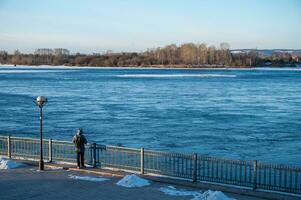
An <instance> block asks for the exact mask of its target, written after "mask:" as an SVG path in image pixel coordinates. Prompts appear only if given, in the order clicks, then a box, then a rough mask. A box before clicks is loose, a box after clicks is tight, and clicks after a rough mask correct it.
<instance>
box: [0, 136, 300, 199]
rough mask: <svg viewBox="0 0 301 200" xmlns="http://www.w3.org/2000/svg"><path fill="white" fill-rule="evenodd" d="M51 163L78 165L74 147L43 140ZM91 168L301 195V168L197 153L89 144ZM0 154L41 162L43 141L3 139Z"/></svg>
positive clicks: (88, 155)
mask: <svg viewBox="0 0 301 200" xmlns="http://www.w3.org/2000/svg"><path fill="white" fill-rule="evenodd" d="M43 148H44V151H43V155H44V158H45V159H46V160H48V161H56V162H57V161H60V162H70V163H75V161H76V158H75V153H74V150H75V148H74V145H73V144H72V143H71V142H63V141H56V140H51V139H49V140H46V139H45V140H44V141H43ZM85 154H86V162H88V163H89V164H90V165H92V166H94V167H96V166H98V167H103V168H114V169H119V170H130V171H134V172H137V173H141V174H144V173H145V174H150V175H151V174H157V175H165V176H170V177H175V178H184V179H187V180H192V181H206V182H212V183H222V184H228V185H235V186H243V187H248V188H252V189H253V190H256V189H264V190H271V191H281V192H287V193H295V194H301V167H296V166H288V165H276V164H267V163H261V162H257V161H256V160H255V161H243V160H230V159H220V158H214V157H208V156H202V155H197V154H183V153H170V152H163V151H153V150H146V149H144V148H141V149H138V148H127V147H117V146H109V145H107V146H106V145H99V144H95V143H93V144H88V145H87V151H86V153H85ZM0 155H5V156H8V157H10V158H11V157H13V158H25V159H38V158H39V140H38V139H32V138H20V137H9V136H0Z"/></svg>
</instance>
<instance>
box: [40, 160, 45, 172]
mask: <svg viewBox="0 0 301 200" xmlns="http://www.w3.org/2000/svg"><path fill="white" fill-rule="evenodd" d="M39 170H44V161H43V160H40V162H39Z"/></svg>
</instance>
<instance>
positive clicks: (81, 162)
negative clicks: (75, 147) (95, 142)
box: [76, 152, 85, 167]
mask: <svg viewBox="0 0 301 200" xmlns="http://www.w3.org/2000/svg"><path fill="white" fill-rule="evenodd" d="M76 160H77V166H78V167H84V166H85V152H76Z"/></svg>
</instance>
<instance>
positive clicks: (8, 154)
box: [7, 136, 11, 159]
mask: <svg viewBox="0 0 301 200" xmlns="http://www.w3.org/2000/svg"><path fill="white" fill-rule="evenodd" d="M7 156H8V158H9V159H11V140H10V136H7Z"/></svg>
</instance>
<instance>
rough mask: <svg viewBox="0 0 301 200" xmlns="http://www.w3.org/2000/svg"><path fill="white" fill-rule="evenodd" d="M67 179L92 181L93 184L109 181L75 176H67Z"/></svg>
mask: <svg viewBox="0 0 301 200" xmlns="http://www.w3.org/2000/svg"><path fill="white" fill-rule="evenodd" d="M69 178H71V179H75V180H83V181H93V182H103V181H107V180H109V179H107V178H102V177H93V176H75V175H69Z"/></svg>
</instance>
